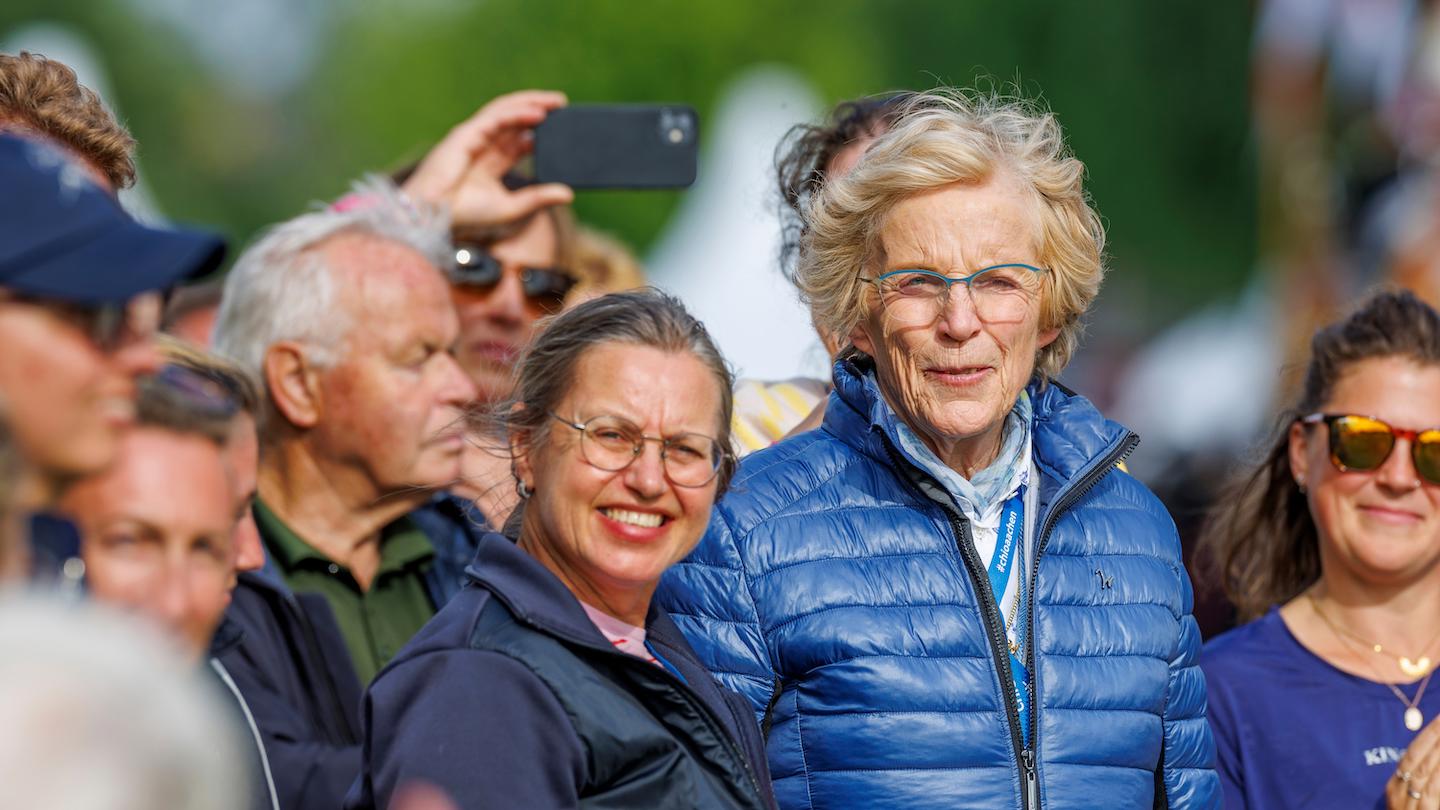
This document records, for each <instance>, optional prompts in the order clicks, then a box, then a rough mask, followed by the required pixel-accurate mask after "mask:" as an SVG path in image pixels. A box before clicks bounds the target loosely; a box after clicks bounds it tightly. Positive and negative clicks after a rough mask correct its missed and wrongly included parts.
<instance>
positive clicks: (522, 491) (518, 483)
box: [515, 478, 535, 501]
mask: <svg viewBox="0 0 1440 810" xmlns="http://www.w3.org/2000/svg"><path fill="white" fill-rule="evenodd" d="M515 494H516V495H519V496H520V500H522V501H528V500H529V499H530V496H531V495H534V494H535V490H533V489H531V488H530V487H527V486H525V482H524V481H522V480H520V479H519V478H516V479H515Z"/></svg>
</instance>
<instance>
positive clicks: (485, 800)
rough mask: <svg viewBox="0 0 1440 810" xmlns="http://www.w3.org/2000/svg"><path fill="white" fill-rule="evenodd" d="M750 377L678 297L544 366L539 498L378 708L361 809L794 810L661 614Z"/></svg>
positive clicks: (580, 324) (429, 629)
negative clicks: (777, 794)
mask: <svg viewBox="0 0 1440 810" xmlns="http://www.w3.org/2000/svg"><path fill="white" fill-rule="evenodd" d="M731 384H732V380H731V377H730V372H729V370H728V367H727V366H726V363H725V360H724V358H722V357H721V355H720V353H719V351H718V349H716V347H715V345H714V343H713V341H712V340H711V338H710V337H709V335H708V334H707V333H706V331H705V329H704V327H703V326H702V325H701V324H700V323H699V322H698V321H696V320H695V319H694V318H693V317H692V316H691V315H690V314H689V313H687V312H686V311H685V309H684V307H683V306H682V305H681V304H680V303H679V302H678V301H676V300H675V299H673V298H671V297H668V296H666V295H664V294H662V293H658V292H654V291H637V292H627V293H616V294H613V295H608V296H605V297H602V298H598V299H595V300H592V301H588V302H586V303H584V304H581V305H579V306H577V307H575V308H574V309H572V310H569V311H567V312H565V313H564V314H562V315H560V316H558V317H557V318H556V319H555V320H554V321H553V322H551V324H550V325H549V326H548V327H546V328H545V330H544V331H543V332H541V333H540V334H539V335H538V336H537V337H536V339H535V341H534V342H533V343H532V345H531V346H530V347H529V348H528V349H527V350H526V352H525V354H524V356H523V358H522V360H521V362H520V365H519V369H518V373H517V383H516V388H515V392H514V395H513V398H512V400H511V401H510V402H509V403H507V404H506V405H504V406H503V407H500V408H498V409H497V410H495V411H494V413H495V416H496V418H497V419H499V420H500V421H501V422H502V423H503V424H504V426H505V428H506V432H507V435H508V436H509V440H510V447H511V452H512V458H513V464H514V486H515V487H516V489H517V491H518V492H519V494H520V497H521V498H522V499H523V503H522V505H521V507H520V508H519V510H518V511H517V516H516V517H515V518H513V519H512V521H511V524H510V525H511V527H513V530H514V533H515V534H516V537H515V538H513V539H512V538H510V537H506V536H503V535H500V534H489V535H486V536H485V537H484V538H483V539H482V540H481V544H480V549H479V552H478V554H477V556H476V559H475V562H474V564H473V565H471V566H470V568H469V569H468V570H467V572H466V576H467V579H468V587H466V588H465V589H464V590H462V591H461V592H460V594H459V595H458V596H456V597H455V598H454V599H453V600H451V602H450V603H449V604H448V605H446V606H445V608H444V609H442V610H441V611H440V612H439V613H438V614H436V616H435V618H434V619H432V620H431V621H430V623H429V624H427V625H426V626H425V628H424V629H423V630H421V631H420V632H419V633H418V634H417V635H416V637H415V639H414V640H413V641H412V642H411V643H410V644H409V645H407V647H406V648H405V649H404V650H403V651H402V652H401V653H400V655H398V656H397V657H396V658H395V660H394V661H392V662H391V663H390V664H389V665H388V666H387V667H386V668H385V670H384V671H383V672H381V673H380V676H379V677H378V678H376V680H375V682H374V683H373V684H371V686H370V689H369V691H368V692H367V694H366V697H365V708H364V724H365V765H364V773H363V775H362V777H361V780H360V782H359V784H358V786H357V789H356V790H355V791H354V792H352V794H351V796H350V799H349V800H348V803H347V807H349V808H351V809H352V810H360V809H361V808H366V809H368V808H383V807H387V806H389V804H390V800H391V797H392V796H393V795H394V794H395V792H396V791H397V790H398V789H400V788H402V787H403V786H405V785H406V784H409V783H420V782H424V783H428V784H431V785H434V786H436V787H438V788H440V789H442V790H444V791H446V792H447V793H449V794H450V796H451V798H453V799H454V800H455V801H456V803H457V804H458V805H460V806H462V807H465V808H467V809H468V810H475V809H477V808H478V809H481V810H483V808H511V807H547V808H548V807H580V806H597V807H598V806H604V807H629V808H674V807H685V808H768V807H773V798H772V797H771V794H770V787H769V784H770V780H769V775H768V772H767V771H766V767H765V761H764V753H763V743H762V741H761V738H760V730H759V728H758V726H757V724H756V722H755V717H754V715H753V714H752V713H751V711H750V708H749V705H748V703H746V702H745V700H744V699H743V698H741V697H740V695H738V694H734V693H729V692H726V691H725V690H722V689H721V688H720V687H719V686H718V684H717V683H716V682H715V681H714V679H713V678H712V677H711V676H710V674H709V673H707V672H706V671H705V668H704V667H703V666H701V664H700V662H699V660H698V659H697V658H696V656H695V654H694V652H693V651H692V650H691V649H690V646H689V645H688V644H687V643H686V642H685V639H684V637H683V636H681V634H680V632H679V630H678V629H677V628H676V627H675V624H674V623H673V622H672V621H671V620H670V618H669V617H668V616H667V615H666V614H665V613H664V612H663V611H661V610H660V609H659V608H658V607H657V606H656V605H654V604H653V602H652V595H653V594H654V592H655V587H656V585H657V584H658V583H659V580H660V576H661V574H663V573H664V572H665V570H666V569H668V568H669V567H670V566H671V565H673V564H674V563H675V562H676V561H677V560H679V559H680V558H681V557H683V556H684V555H685V554H687V553H688V552H689V551H690V550H691V549H692V548H693V547H694V546H695V544H696V542H698V541H699V539H700V535H701V534H702V533H703V532H704V530H705V526H706V523H707V522H708V520H709V517H710V508H711V506H712V504H713V503H714V501H715V498H716V497H717V496H718V495H719V494H721V493H723V492H724V491H725V488H726V487H727V486H728V484H729V479H730V475H731V473H732V471H733V467H734V460H733V457H732V455H731V453H730V451H729V450H728V447H729V442H730V427H729V425H730V415H731V414H730V411H731V407H732V399H731V394H730V390H731Z"/></svg>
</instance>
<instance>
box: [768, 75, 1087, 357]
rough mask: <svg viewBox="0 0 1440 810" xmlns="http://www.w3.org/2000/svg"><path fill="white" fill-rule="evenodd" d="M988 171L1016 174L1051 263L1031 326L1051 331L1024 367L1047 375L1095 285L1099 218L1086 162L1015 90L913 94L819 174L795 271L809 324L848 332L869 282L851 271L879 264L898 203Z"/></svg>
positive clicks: (1071, 347) (1063, 353)
mask: <svg viewBox="0 0 1440 810" xmlns="http://www.w3.org/2000/svg"><path fill="white" fill-rule="evenodd" d="M996 173H1005V174H1008V175H1010V176H1011V177H1014V178H1016V179H1017V180H1018V181H1019V183H1020V184H1021V185H1022V186H1023V187H1024V188H1025V189H1027V190H1028V193H1029V194H1030V195H1031V196H1032V197H1033V199H1034V200H1035V204H1036V205H1035V207H1036V210H1037V214H1038V217H1037V222H1038V228H1039V237H1040V239H1039V251H1040V254H1039V256H1037V257H1036V259H1037V261H1039V262H1040V263H1041V265H1042V266H1044V267H1046V268H1048V269H1049V270H1050V272H1049V273H1047V274H1046V278H1045V281H1044V287H1043V292H1042V297H1041V310H1040V328H1041V329H1042V330H1043V329H1055V328H1058V329H1059V330H1060V334H1059V337H1057V338H1056V339H1055V340H1054V342H1052V343H1051V344H1050V345H1048V346H1045V347H1043V348H1041V349H1040V350H1039V352H1038V353H1037V355H1036V358H1035V372H1036V373H1037V374H1039V375H1040V377H1041V378H1042V380H1043V379H1049V378H1053V377H1055V376H1056V375H1058V374H1059V373H1060V371H1061V370H1062V369H1064V368H1065V366H1066V364H1067V363H1069V362H1070V357H1071V355H1072V354H1073V353H1074V352H1075V348H1076V347H1077V345H1078V344H1079V342H1080V336H1081V334H1082V332H1083V329H1084V326H1083V324H1082V323H1081V320H1080V319H1081V317H1082V316H1083V315H1084V314H1085V312H1086V310H1087V309H1089V307H1090V304H1091V303H1092V302H1093V301H1094V300H1095V296H1096V294H1097V293H1099V291H1100V282H1101V280H1102V279H1103V277H1104V275H1105V266H1104V252H1105V227H1104V225H1103V224H1102V223H1101V221H1100V215H1099V214H1098V213H1097V212H1096V211H1095V208H1094V206H1093V205H1092V204H1091V201H1090V197H1089V194H1087V193H1086V191H1085V188H1084V185H1083V181H1084V178H1085V165H1084V164H1083V163H1081V162H1080V161H1079V160H1077V159H1076V158H1075V156H1074V155H1073V154H1071V152H1070V150H1069V148H1068V147H1067V146H1066V145H1065V138H1064V135H1063V133H1062V132H1061V130H1060V123H1059V122H1058V121H1057V120H1056V119H1055V116H1054V115H1053V114H1052V113H1050V112H1049V111H1046V110H1042V109H1040V108H1038V107H1037V106H1036V105H1034V104H1033V103H1031V102H1027V101H1024V100H1020V99H1016V98H1010V97H1005V96H1001V95H997V94H992V93H982V92H978V91H960V90H954V89H949V88H944V89H939V90H933V91H930V92H926V93H917V94H916V95H915V96H914V97H912V98H910V99H909V100H908V101H906V102H905V104H904V105H903V106H902V108H901V109H900V111H899V113H898V114H897V115H896V117H895V122H894V124H893V125H892V126H891V128H890V130H889V131H888V132H887V133H886V134H885V135H883V136H881V137H880V138H879V139H878V140H876V141H875V143H874V144H873V145H872V146H871V147H870V149H869V151H868V152H867V153H866V155H865V158H864V160H862V161H860V163H859V164H858V165H857V166H856V167H855V169H854V170H852V171H851V172H850V173H849V174H848V175H846V176H844V177H837V178H833V179H831V180H830V181H829V182H827V183H826V184H825V186H824V188H823V189H822V190H821V192H820V194H818V195H817V196H816V197H815V198H814V199H813V201H812V202H811V204H810V206H809V207H808V209H807V210H806V220H807V226H808V231H807V233H806V235H805V239H804V242H803V243H802V245H801V255H800V260H799V264H798V267H797V272H796V282H797V284H798V285H799V287H800V290H801V294H802V295H803V297H804V299H805V301H806V302H807V303H808V304H809V306H810V310H811V313H812V315H813V316H814V319H815V322H816V324H817V325H818V326H820V327H821V328H822V329H828V330H831V331H833V332H834V333H835V334H839V335H849V334H850V332H851V331H852V330H853V329H854V328H855V326H856V324H858V323H859V322H860V321H861V319H862V318H864V317H865V314H866V311H867V307H866V301H867V298H866V294H867V293H866V291H867V289H869V287H870V286H871V285H869V284H866V283H865V282H864V281H863V280H861V278H860V275H861V273H863V272H866V271H873V270H875V269H876V268H877V267H879V266H880V265H881V264H883V262H884V255H883V254H884V250H883V245H882V243H881V240H880V235H881V231H882V230H883V229H884V227H885V223H886V220H887V219H888V217H889V214H890V212H891V211H892V210H893V209H894V207H895V206H896V205H897V204H898V203H899V202H900V201H902V200H904V199H906V198H908V197H912V196H914V195H916V194H919V193H922V192H925V191H929V190H932V189H936V188H940V187H942V186H946V185H950V184H952V183H973V184H978V183H983V182H985V181H986V180H988V179H989V178H990V177H992V176H994V175H995V174H996Z"/></svg>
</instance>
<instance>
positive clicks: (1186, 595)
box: [1156, 540, 1221, 808]
mask: <svg viewBox="0 0 1440 810" xmlns="http://www.w3.org/2000/svg"><path fill="white" fill-rule="evenodd" d="M1178 546H1179V542H1178V540H1177V541H1176V547H1177V550H1178ZM1175 571H1176V574H1177V575H1178V578H1179V580H1180V582H1179V586H1180V592H1181V614H1180V643H1179V645H1178V647H1177V649H1176V654H1175V657H1174V658H1173V659H1171V661H1170V689H1169V691H1168V699H1167V700H1166V703H1165V749H1164V751H1163V752H1162V754H1161V767H1162V768H1163V773H1162V776H1163V779H1164V790H1165V793H1164V798H1165V799H1166V800H1167V801H1166V802H1165V803H1164V804H1162V803H1161V801H1160V797H1159V796H1157V797H1156V806H1160V807H1170V808H1218V807H1220V806H1221V795H1220V780H1219V777H1218V776H1217V775H1216V773H1215V740H1214V738H1213V737H1212V736H1211V733H1210V724H1209V723H1208V722H1207V721H1206V719H1205V675H1204V673H1202V672H1201V671H1200V665H1199V662H1198V659H1199V656H1200V627H1199V625H1197V624H1196V623H1195V617H1194V615H1192V614H1193V610H1194V607H1195V594H1194V592H1193V590H1192V589H1191V586H1190V576H1189V575H1188V574H1186V573H1185V569H1184V567H1183V566H1180V565H1177V566H1176V568H1175ZM1156 787H1157V788H1159V787H1160V786H1159V785H1158V784H1157V785H1156Z"/></svg>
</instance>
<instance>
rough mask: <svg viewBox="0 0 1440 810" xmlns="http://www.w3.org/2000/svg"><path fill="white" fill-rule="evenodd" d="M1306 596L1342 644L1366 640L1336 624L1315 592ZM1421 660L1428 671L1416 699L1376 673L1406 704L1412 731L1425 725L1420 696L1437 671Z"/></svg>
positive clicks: (1407, 718)
mask: <svg viewBox="0 0 1440 810" xmlns="http://www.w3.org/2000/svg"><path fill="white" fill-rule="evenodd" d="M1305 596H1306V597H1308V598H1309V599H1310V607H1312V608H1314V609H1315V615H1317V616H1319V617H1320V619H1321V621H1323V622H1325V625H1326V626H1327V627H1329V628H1330V632H1331V633H1333V634H1334V635H1335V638H1337V639H1339V640H1340V643H1342V644H1354V642H1361V643H1363V641H1364V640H1363V639H1361V638H1360V637H1358V636H1355V635H1354V634H1353V633H1348V632H1346V631H1345V629H1344V628H1342V627H1341V626H1340V625H1338V624H1336V623H1335V622H1334V621H1333V620H1331V618H1330V617H1329V616H1328V615H1326V613H1325V611H1323V610H1321V609H1320V600H1318V599H1316V598H1315V594H1313V593H1307V594H1305ZM1352 639H1353V640H1352ZM1430 643H1431V644H1434V643H1435V640H1434V639H1431V641H1430ZM1356 649H1360V650H1361V651H1362V654H1361V656H1360V657H1361V658H1362V659H1364V660H1365V661H1366V663H1365V666H1366V667H1369V668H1370V671H1371V672H1375V669H1374V667H1371V666H1370V663H1369V659H1368V658H1365V656H1364V654H1363V650H1364V648H1363V647H1356ZM1371 649H1373V650H1374V651H1375V652H1380V645H1379V644H1376V645H1374V646H1373V647H1372V648H1371ZM1426 649H1429V647H1426ZM1406 660H1408V659H1406ZM1420 660H1421V662H1424V663H1425V665H1426V667H1425V668H1426V670H1427V672H1426V673H1425V680H1423V681H1421V682H1420V688H1419V689H1418V690H1416V691H1415V699H1414V700H1411V699H1410V698H1407V697H1405V693H1404V692H1402V691H1400V687H1398V686H1396V685H1395V684H1393V683H1390V682H1389V681H1386V680H1385V679H1384V678H1383V677H1381V676H1380V674H1379V673H1378V672H1376V673H1375V675H1376V678H1377V680H1379V681H1380V682H1381V683H1383V684H1385V686H1386V687H1388V688H1389V689H1390V691H1391V692H1392V693H1394V695H1395V697H1396V698H1398V699H1399V701H1400V702H1401V703H1403V704H1405V728H1408V729H1410V730H1411V731H1419V730H1420V728H1421V726H1424V725H1425V714H1424V713H1423V712H1421V711H1420V698H1422V697H1424V696H1425V687H1427V686H1429V685H1430V676H1431V675H1434V674H1435V671H1434V670H1433V669H1430V667H1429V663H1430V659H1428V658H1421V659H1420ZM1400 669H1401V670H1402V671H1407V670H1405V667H1404V665H1403V664H1402V665H1401V667H1400ZM1407 672H1408V671H1407Z"/></svg>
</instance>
